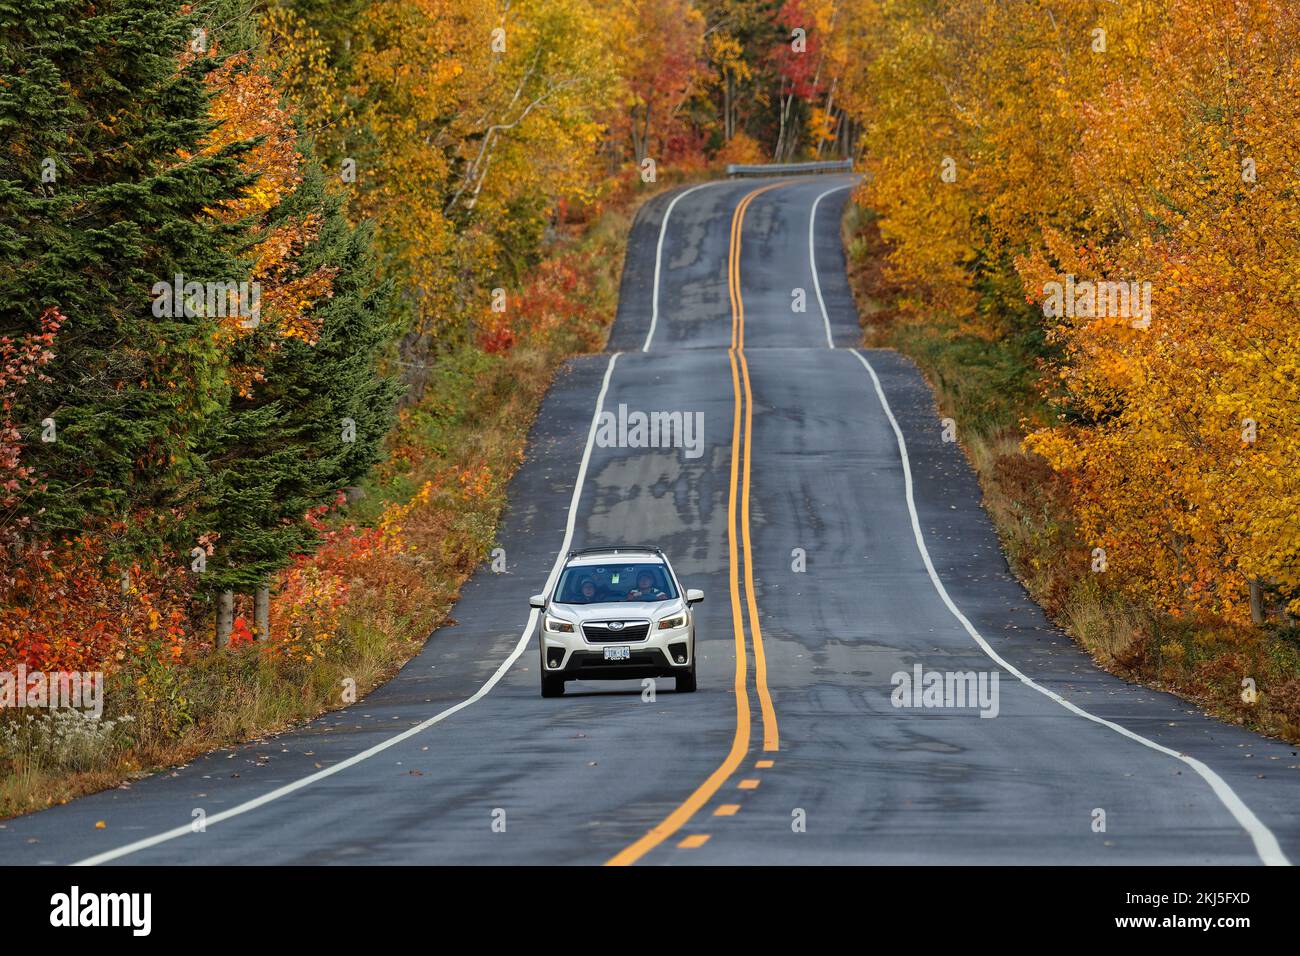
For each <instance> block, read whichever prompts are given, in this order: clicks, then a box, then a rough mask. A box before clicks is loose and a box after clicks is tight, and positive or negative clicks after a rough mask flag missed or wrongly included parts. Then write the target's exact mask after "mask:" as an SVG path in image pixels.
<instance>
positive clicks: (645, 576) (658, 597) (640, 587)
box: [627, 571, 668, 601]
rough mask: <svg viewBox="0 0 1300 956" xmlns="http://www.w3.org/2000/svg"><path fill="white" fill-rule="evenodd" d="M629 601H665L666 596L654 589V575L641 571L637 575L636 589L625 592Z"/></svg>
mask: <svg viewBox="0 0 1300 956" xmlns="http://www.w3.org/2000/svg"><path fill="white" fill-rule="evenodd" d="M627 599H628V600H629V601H666V600H668V595H667V594H665V593H664V592H663V591H660V590H659V589H658V588H656V587H655V579H654V575H652V574H651V573H650V572H649V571H642V572H641V573H640V574H639V575H637V579H636V587H634V588H633V589H632V590H631V591H628V592H627Z"/></svg>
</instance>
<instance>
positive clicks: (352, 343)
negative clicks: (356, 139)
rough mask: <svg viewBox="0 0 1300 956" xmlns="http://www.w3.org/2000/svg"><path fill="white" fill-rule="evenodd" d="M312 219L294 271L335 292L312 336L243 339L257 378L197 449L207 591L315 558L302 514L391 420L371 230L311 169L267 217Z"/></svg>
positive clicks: (268, 332) (357, 469) (254, 581)
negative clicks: (329, 279)
mask: <svg viewBox="0 0 1300 956" xmlns="http://www.w3.org/2000/svg"><path fill="white" fill-rule="evenodd" d="M312 214H316V215H320V216H322V219H323V222H322V225H321V230H320V234H319V236H318V237H317V238H316V240H315V241H313V242H311V243H310V244H308V245H307V246H306V247H305V248H304V250H303V252H302V253H301V255H300V256H299V257H298V258H297V259H296V260H295V263H294V264H295V268H296V271H297V272H298V273H299V274H303V275H305V274H310V273H312V272H314V271H315V270H317V269H320V268H322V267H325V268H328V269H331V270H336V271H335V274H334V280H333V293H332V295H331V296H330V297H329V298H325V299H322V300H321V301H319V302H318V303H317V304H316V306H315V307H314V308H313V309H311V310H310V313H309V317H310V318H311V320H312V321H313V322H315V323H316V324H317V325H318V328H319V334H318V337H317V338H316V339H315V341H308V340H305V339H303V338H298V337H280V336H279V334H278V332H277V330H276V328H275V327H274V326H270V325H268V326H266V327H264V328H259V329H258V330H257V333H256V334H254V335H249V336H247V337H245V338H244V339H242V340H241V343H240V344H241V345H242V346H244V347H245V348H246V349H247V350H248V353H249V354H248V355H247V356H245V357H247V358H253V357H254V356H260V358H261V361H262V364H261V369H262V372H261V381H259V382H258V383H257V385H256V387H255V388H254V389H253V390H252V394H251V395H248V396H238V395H236V396H235V397H234V398H233V399H232V401H231V403H230V405H229V406H228V407H227V408H226V409H223V410H222V411H221V412H220V413H219V414H217V415H215V416H214V417H213V420H212V429H211V431H210V433H209V435H208V436H207V442H206V444H205V447H204V455H205V459H206V461H207V469H208V470H207V473H206V475H205V477H204V480H203V481H202V483H201V486H202V491H201V496H202V497H203V499H204V501H205V507H204V513H203V517H202V521H203V522H206V523H205V524H204V528H205V530H207V531H208V532H215V533H216V534H218V535H219V537H218V538H217V545H216V547H215V550H214V554H213V557H212V558H211V559H210V560H209V562H208V565H207V567H208V574H207V575H206V576H205V578H204V581H203V583H204V585H205V587H207V588H210V589H213V590H226V589H231V590H238V591H247V590H250V589H252V588H255V587H257V586H259V585H260V584H262V583H263V582H264V581H265V580H266V578H267V576H268V575H269V574H270V573H272V572H274V571H276V570H279V569H280V568H283V567H285V566H286V565H287V564H289V562H290V561H291V560H292V558H293V556H294V555H295V554H300V553H303V552H307V551H310V550H311V549H312V548H313V547H314V545H315V543H316V533H315V531H314V530H313V528H312V527H311V525H310V524H309V523H308V522H307V521H306V514H307V512H308V510H309V509H311V508H314V507H317V506H318V505H321V504H326V503H329V502H330V501H332V500H333V498H334V497H335V495H337V494H338V492H339V491H340V490H341V489H342V488H344V487H345V486H348V485H352V484H356V483H357V482H358V481H360V479H361V478H362V477H363V476H364V475H365V474H366V472H367V471H368V470H369V468H370V466H371V465H373V464H374V463H375V461H376V460H377V459H378V457H379V451H380V445H381V442H382V440H383V438H384V435H385V434H386V433H387V432H388V430H389V428H390V427H391V425H392V422H393V407H394V405H395V402H396V399H397V393H398V386H397V385H396V383H395V382H394V381H393V380H392V379H390V378H385V377H383V376H381V375H379V374H378V373H377V372H376V359H377V357H378V355H379V352H380V351H381V350H382V349H383V348H384V346H385V345H386V343H387V342H389V341H390V340H391V336H392V334H393V330H392V329H391V328H390V327H389V326H388V324H387V322H386V321H385V318H384V317H385V315H386V314H387V309H386V306H387V301H388V296H389V289H388V287H387V286H380V287H378V288H376V287H375V284H374V279H373V276H374V264H373V261H372V255H371V239H370V234H369V230H368V229H366V228H353V227H351V226H350V225H349V224H348V222H347V221H346V219H345V218H344V216H343V214H342V211H341V209H340V199H339V197H337V196H335V195H332V194H326V192H325V189H324V181H323V174H322V173H321V170H320V169H319V167H318V166H315V165H311V166H308V167H307V169H306V171H305V175H304V177H303V181H302V183H301V184H299V186H298V187H297V189H295V190H294V192H293V193H291V194H290V195H289V196H287V197H286V198H285V200H284V201H283V202H282V203H280V205H279V207H277V209H276V210H275V211H274V216H273V222H275V221H294V220H301V219H303V218H304V217H306V216H309V215H312Z"/></svg>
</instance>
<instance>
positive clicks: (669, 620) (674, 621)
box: [659, 614, 686, 631]
mask: <svg viewBox="0 0 1300 956" xmlns="http://www.w3.org/2000/svg"><path fill="white" fill-rule="evenodd" d="M685 626H686V615H685V614H674V615H673V616H672V617H666V618H664V619H663V620H662V621H660V622H659V630H661V631H666V630H668V629H670V628H674V627H685Z"/></svg>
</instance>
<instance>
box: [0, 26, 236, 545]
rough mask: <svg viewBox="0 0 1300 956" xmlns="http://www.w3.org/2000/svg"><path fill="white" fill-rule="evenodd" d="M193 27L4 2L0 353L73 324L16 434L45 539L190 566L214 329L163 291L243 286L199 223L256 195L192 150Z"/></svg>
mask: <svg viewBox="0 0 1300 956" xmlns="http://www.w3.org/2000/svg"><path fill="white" fill-rule="evenodd" d="M204 29H205V25H204V22H203V20H202V19H201V18H200V15H199V14H198V13H189V14H187V13H182V12H181V5H180V4H178V3H176V2H174V0H97V2H94V3H91V2H87V0H22V2H21V3H13V2H9V0H0V76H2V77H3V82H0V142H2V143H3V144H4V145H3V146H2V147H0V335H22V334H25V333H29V332H32V331H35V330H36V329H37V328H38V327H39V319H40V316H41V314H42V312H43V311H44V310H45V309H46V308H48V307H51V306H56V307H57V308H58V309H59V310H60V311H61V313H62V314H63V315H64V316H65V317H66V321H65V322H64V324H63V327H62V328H61V329H60V330H59V333H58V335H57V337H56V340H55V343H54V346H53V349H54V351H55V353H56V355H55V359H54V360H53V361H52V362H51V363H50V364H49V365H48V366H47V367H46V368H45V372H46V374H47V375H49V376H50V378H51V381H50V382H48V383H30V384H29V387H27V388H26V389H25V390H24V391H23V393H22V395H21V396H20V399H19V403H18V407H16V409H15V416H14V417H15V420H16V421H17V422H18V423H19V425H20V428H21V430H22V432H23V436H24V438H25V439H26V440H27V443H26V447H25V448H24V450H23V454H24V458H25V461H26V463H27V464H29V465H32V466H35V467H36V468H37V469H38V471H39V473H40V474H41V476H42V479H43V483H44V485H43V488H44V490H43V491H41V492H39V493H37V494H34V495H32V496H30V497H29V498H28V499H27V500H26V501H25V502H24V503H23V505H22V507H23V508H24V510H25V511H26V512H27V513H28V514H29V515H30V516H31V517H33V518H35V522H34V524H33V525H32V528H33V531H35V532H36V533H38V534H40V535H43V536H46V537H50V538H58V537H66V536H69V535H72V534H75V533H77V532H79V531H80V530H82V529H83V527H84V526H86V524H87V523H88V522H95V521H105V520H108V521H116V522H119V523H120V526H121V527H124V528H128V529H129V531H128V533H126V534H125V535H124V536H123V537H122V538H120V540H119V541H118V547H119V548H120V549H122V550H123V551H125V552H128V553H141V552H145V553H153V552H156V551H157V550H158V549H159V548H160V547H161V545H162V543H163V542H164V541H168V540H170V541H171V542H172V543H173V545H174V546H178V547H180V548H181V549H182V550H186V549H185V539H186V537H187V536H188V535H189V533H190V532H189V529H188V528H187V523H186V521H185V520H184V518H185V510H186V509H185V506H184V502H183V501H180V500H179V498H178V496H179V495H180V494H181V492H182V491H183V490H184V489H185V488H187V487H188V486H189V483H190V482H191V481H192V480H193V478H194V477H195V476H196V475H198V474H199V473H200V472H201V470H202V462H201V460H200V459H199V457H198V454H197V449H198V446H199V444H200V442H201V439H202V434H203V432H204V430H205V429H206V428H207V427H208V422H209V419H210V417H211V416H212V415H213V414H214V413H216V412H217V411H218V410H219V409H220V408H221V406H222V405H223V404H224V402H225V391H226V386H225V384H224V377H223V374H222V371H221V362H220V357H219V355H218V354H217V351H216V347H215V344H214V331H215V328H216V323H215V320H214V318H213V317H212V316H210V315H207V314H204V312H205V310H202V309H200V310H190V309H186V308H184V306H183V303H171V305H172V306H173V308H160V309H156V308H154V305H155V299H156V297H157V296H156V293H155V287H156V284H157V283H160V282H162V283H171V282H173V281H174V277H176V276H178V275H179V276H181V277H183V281H184V282H198V283H210V282H211V283H216V282H220V283H225V282H230V281H238V280H239V279H240V274H241V272H242V271H244V268H243V266H242V265H241V264H240V262H239V261H238V253H239V248H240V235H241V227H240V226H239V224H232V223H223V222H220V221H218V220H217V219H215V218H213V217H212V216H210V215H208V214H207V212H206V211H207V210H210V209H212V208H214V207H216V206H218V205H220V204H221V203H222V202H224V201H226V200H229V199H231V198H233V197H235V196H237V195H239V194H240V192H241V191H242V190H243V189H244V188H245V187H246V186H247V185H248V183H249V177H248V176H247V175H246V174H245V173H243V172H242V171H241V169H240V157H241V155H242V154H243V153H244V151H245V150H246V149H247V148H248V146H247V144H240V143H236V144H231V145H229V146H226V147H225V148H222V149H220V150H217V151H215V152H209V153H206V154H204V153H202V152H201V151H200V144H201V142H202V141H203V139H204V137H205V136H206V135H207V134H208V133H209V131H210V130H211V128H212V123H211V121H210V120H209V118H208V106H209V91H208V90H207V89H206V88H205V84H204V76H205V74H206V72H207V71H208V70H210V69H211V68H212V65H213V64H212V63H211V62H210V61H209V59H208V58H206V57H202V56H197V55H193V54H192V52H191V51H192V50H193V48H194V47H201V46H202V45H203V43H204V42H205V36H206V34H205V33H203V32H202V31H203V30H204ZM163 304H165V303H163ZM45 419H53V421H54V423H55V439H56V440H54V441H52V442H45V441H40V440H38V437H39V436H40V434H41V425H40V423H41V422H42V421H43V420H45Z"/></svg>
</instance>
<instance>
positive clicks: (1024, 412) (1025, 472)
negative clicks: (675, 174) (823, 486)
mask: <svg viewBox="0 0 1300 956" xmlns="http://www.w3.org/2000/svg"><path fill="white" fill-rule="evenodd" d="M843 239H844V244H845V249H846V253H847V260H848V269H849V280H850V285H851V287H852V288H853V294H854V297H855V299H856V301H857V305H858V313H859V316H860V318H861V321H862V326H863V342H864V344H865V345H866V346H868V347H876V348H894V349H897V350H898V351H900V352H902V353H904V354H905V355H907V356H909V357H910V358H911V359H912V360H913V361H915V362H916V363H917V365H918V366H919V367H920V368H921V371H922V372H923V373H924V375H925V377H926V379H927V380H928V381H929V383H930V385H931V387H932V389H933V391H934V394H935V400H936V402H937V404H938V410H939V414H940V417H951V418H952V419H954V420H955V421H956V422H957V423H958V431H957V434H958V438H959V441H960V444H961V446H962V448H963V450H964V451H965V453H966V455H967V457H968V459H969V460H970V462H971V464H972V466H973V467H974V468H975V471H976V473H977V475H978V477H979V481H980V485H981V488H982V490H983V493H984V501H983V505H984V508H985V510H986V511H987V512H988V514H989V516H990V517H991V518H992V520H993V523H994V525H995V527H996V528H997V532H998V536H999V538H1000V539H1001V542H1002V548H1003V552H1004V553H1005V555H1006V558H1007V561H1008V563H1009V565H1010V567H1011V569H1012V571H1013V572H1014V573H1015V575H1016V576H1017V577H1018V578H1019V579H1020V580H1021V582H1023V583H1024V585H1025V587H1026V588H1027V589H1028V590H1029V593H1030V594H1031V595H1032V596H1033V598H1034V599H1035V600H1036V601H1037V602H1038V603H1039V604H1040V605H1041V606H1042V607H1043V609H1044V610H1046V611H1047V613H1048V615H1049V616H1050V617H1051V618H1052V620H1053V621H1055V623H1056V624H1057V625H1058V626H1060V627H1062V628H1063V629H1064V630H1065V631H1066V632H1067V633H1068V634H1069V635H1070V636H1071V637H1072V638H1073V639H1074V640H1075V641H1076V642H1077V643H1078V644H1079V645H1080V646H1082V647H1083V648H1084V649H1085V650H1086V651H1087V652H1088V653H1089V654H1090V655H1091V656H1092V658H1093V660H1095V661H1096V662H1097V664H1098V665H1100V666H1101V667H1103V668H1104V669H1106V670H1108V671H1110V672H1111V673H1113V674H1116V675H1117V676H1120V677H1123V678H1125V679H1127V680H1131V681H1135V682H1138V683H1141V684H1144V685H1147V686H1150V687H1154V688H1158V689H1160V690H1166V691H1171V692H1173V693H1176V694H1178V695H1180V696H1182V697H1184V698H1186V699H1187V700H1190V701H1192V702H1194V703H1196V704H1198V705H1200V706H1202V707H1204V708H1205V709H1206V710H1207V711H1209V712H1210V713H1212V714H1214V715H1215V716H1217V717H1220V718H1222V719H1224V720H1230V721H1233V722H1235V723H1239V724H1242V725H1244V726H1246V727H1249V728H1250V729H1252V730H1256V731H1259V732H1260V733H1264V734H1268V735H1271V736H1277V737H1281V738H1283V739H1285V740H1288V741H1290V742H1292V743H1300V629H1297V628H1295V627H1291V628H1287V627H1283V626H1266V627H1241V626H1237V625H1234V624H1231V623H1228V622H1225V621H1222V620H1217V619H1214V618H1211V617H1204V616H1202V617H1195V616H1186V617H1182V618H1177V617H1173V616H1170V615H1166V614H1157V613H1155V612H1153V611H1152V609H1151V608H1149V607H1144V606H1141V605H1139V604H1136V603H1134V602H1133V601H1131V600H1129V599H1126V598H1125V596H1123V595H1121V594H1120V593H1119V592H1118V590H1117V589H1115V588H1114V587H1110V586H1108V585H1107V582H1106V578H1105V575H1103V574H1093V573H1091V572H1090V570H1089V568H1090V556H1091V551H1090V548H1089V546H1088V545H1087V544H1086V543H1085V542H1083V541H1082V540H1081V539H1080V538H1079V535H1078V533H1077V529H1076V526H1075V523H1074V521H1073V518H1072V515H1071V509H1070V498H1069V489H1068V487H1067V484H1066V482H1065V481H1064V480H1063V479H1062V478H1061V477H1060V476H1059V475H1057V474H1056V473H1055V472H1053V471H1052V469H1051V468H1050V467H1048V465H1047V462H1046V461H1044V460H1043V459H1042V458H1041V457H1039V456H1037V455H1034V454H1030V453H1027V452H1025V451H1024V450H1023V449H1022V448H1021V439H1022V438H1023V436H1024V434H1025V432H1026V425H1027V424H1032V423H1041V422H1045V421H1047V420H1048V419H1049V417H1050V415H1051V409H1050V408H1049V407H1048V406H1047V405H1046V403H1045V402H1044V400H1043V399H1042V397H1041V396H1040V393H1039V390H1038V387H1037V381H1038V368H1039V365H1038V363H1039V360H1040V359H1041V358H1043V357H1044V356H1045V354H1046V353H1045V346H1044V344H1043V341H1042V337H1041V334H1040V333H1039V331H1038V327H1037V325H1038V324H1037V322H1036V321H1034V316H1033V315H1032V313H1028V312H1026V313H1025V314H1024V315H1020V316H1005V317H1002V318H1003V322H1002V325H1003V334H1001V335H999V336H997V337H995V338H990V337H987V336H984V335H980V334H979V333H978V331H977V330H976V328H975V327H974V325H973V324H972V323H967V322H965V321H963V319H962V317H960V316H953V315H950V314H943V313H926V314H925V315H924V317H923V318H922V317H919V315H918V314H917V311H918V310H915V309H913V308H909V304H908V303H906V302H904V301H903V298H902V295H901V292H900V290H899V289H898V288H896V287H894V286H892V285H891V284H890V283H889V280H888V277H887V274H886V272H885V270H884V268H883V265H882V264H883V263H884V261H885V257H886V255H887V254H888V249H887V247H886V245H885V241H884V240H883V239H882V238H881V236H880V233H879V230H878V228H877V224H876V221H875V218H874V216H873V215H872V213H871V212H870V210H866V209H863V208H861V207H859V206H857V205H856V204H854V203H849V204H848V207H847V211H846V214H845V219H844V222H843ZM1247 681H1249V682H1253V684H1251V683H1245V682H1247ZM1251 691H1253V693H1252V692H1251Z"/></svg>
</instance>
